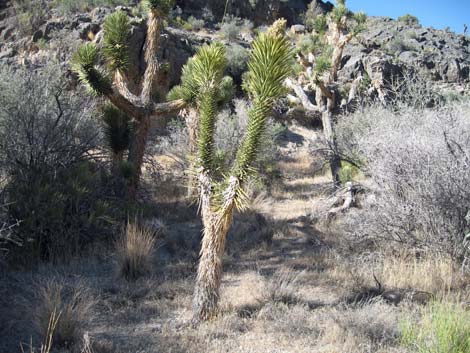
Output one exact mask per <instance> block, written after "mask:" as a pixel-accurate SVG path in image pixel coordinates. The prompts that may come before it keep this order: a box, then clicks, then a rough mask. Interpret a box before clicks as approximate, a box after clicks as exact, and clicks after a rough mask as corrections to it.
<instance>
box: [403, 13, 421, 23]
mask: <svg viewBox="0 0 470 353" xmlns="http://www.w3.org/2000/svg"><path fill="white" fill-rule="evenodd" d="M398 21H400V22H403V23H404V24H407V25H409V26H417V25H419V20H418V17H416V16H413V15H410V14H406V15H403V16H400V17H398Z"/></svg>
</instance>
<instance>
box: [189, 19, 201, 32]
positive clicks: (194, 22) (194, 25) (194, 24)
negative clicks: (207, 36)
mask: <svg viewBox="0 0 470 353" xmlns="http://www.w3.org/2000/svg"><path fill="white" fill-rule="evenodd" d="M187 22H188V24H189V25H190V26H191V29H192V30H193V31H200V30H201V29H203V28H204V25H205V22H204V20H202V19H197V18H196V17H194V16H189V17H188V21H187Z"/></svg>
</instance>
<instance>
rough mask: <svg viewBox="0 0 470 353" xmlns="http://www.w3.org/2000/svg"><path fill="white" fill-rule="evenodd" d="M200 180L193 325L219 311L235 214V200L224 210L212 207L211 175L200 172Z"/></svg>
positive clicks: (230, 201)
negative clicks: (199, 237) (199, 241)
mask: <svg viewBox="0 0 470 353" xmlns="http://www.w3.org/2000/svg"><path fill="white" fill-rule="evenodd" d="M198 179H199V180H198V182H199V195H200V200H199V201H200V209H201V215H202V222H203V226H204V235H203V239H202V245H201V252H200V259H199V266H198V270H197V277H196V287H195V291H194V297H193V311H194V316H193V323H194V324H196V323H198V322H200V321H205V320H209V319H211V318H212V317H214V315H216V314H217V308H218V302H219V288H220V282H221V280H222V266H223V263H222V261H223V256H224V251H225V240H226V237H227V232H228V230H229V228H230V225H231V223H232V216H233V201H232V200H229V201H228V205H227V207H224V211H223V212H217V211H213V210H212V205H211V194H212V186H213V185H212V184H213V182H212V178H211V177H210V175H209V174H208V173H207V172H205V171H201V172H200V173H199V175H198Z"/></svg>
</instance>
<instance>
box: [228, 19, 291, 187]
mask: <svg viewBox="0 0 470 353" xmlns="http://www.w3.org/2000/svg"><path fill="white" fill-rule="evenodd" d="M280 25H282V27H284V28H285V21H283V22H279V21H276V22H275V24H274V25H273V27H272V28H275V30H268V31H267V32H266V33H262V34H260V35H259V36H258V38H256V39H255V41H254V42H253V48H252V52H251V58H250V61H249V63H248V69H249V70H248V73H247V74H246V75H245V82H244V87H245V89H246V90H247V91H248V93H249V94H250V95H251V96H252V98H253V106H252V108H251V110H250V111H249V121H248V126H247V132H246V135H245V137H244V139H243V142H242V144H241V147H240V149H239V150H238V152H237V158H236V162H235V166H234V169H233V171H232V176H235V177H236V178H238V180H239V181H240V184H242V182H243V181H244V180H245V178H246V176H247V175H248V174H249V173H250V171H251V168H252V165H253V163H254V161H255V158H256V154H257V152H258V149H259V143H260V140H261V137H262V135H263V133H264V130H265V124H266V120H267V118H268V116H269V114H270V112H271V109H272V105H273V104H274V101H275V100H276V99H277V98H279V97H280V96H281V95H282V94H283V92H284V81H285V80H286V78H287V77H288V76H289V75H290V74H292V73H293V67H294V65H293V61H294V60H293V59H294V58H293V51H292V49H291V46H290V43H289V41H288V40H287V38H286V37H285V35H284V33H282V32H280V30H279V27H280Z"/></svg>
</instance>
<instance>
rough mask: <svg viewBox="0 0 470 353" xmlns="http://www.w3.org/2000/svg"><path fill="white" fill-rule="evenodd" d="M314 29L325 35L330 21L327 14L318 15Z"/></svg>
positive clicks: (314, 22) (314, 21)
mask: <svg viewBox="0 0 470 353" xmlns="http://www.w3.org/2000/svg"><path fill="white" fill-rule="evenodd" d="M313 29H314V30H315V32H316V33H317V34H318V35H320V36H322V35H324V34H325V33H326V31H327V30H328V21H327V19H326V16H324V15H321V14H320V15H317V16H316V17H315V19H314V20H313Z"/></svg>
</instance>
